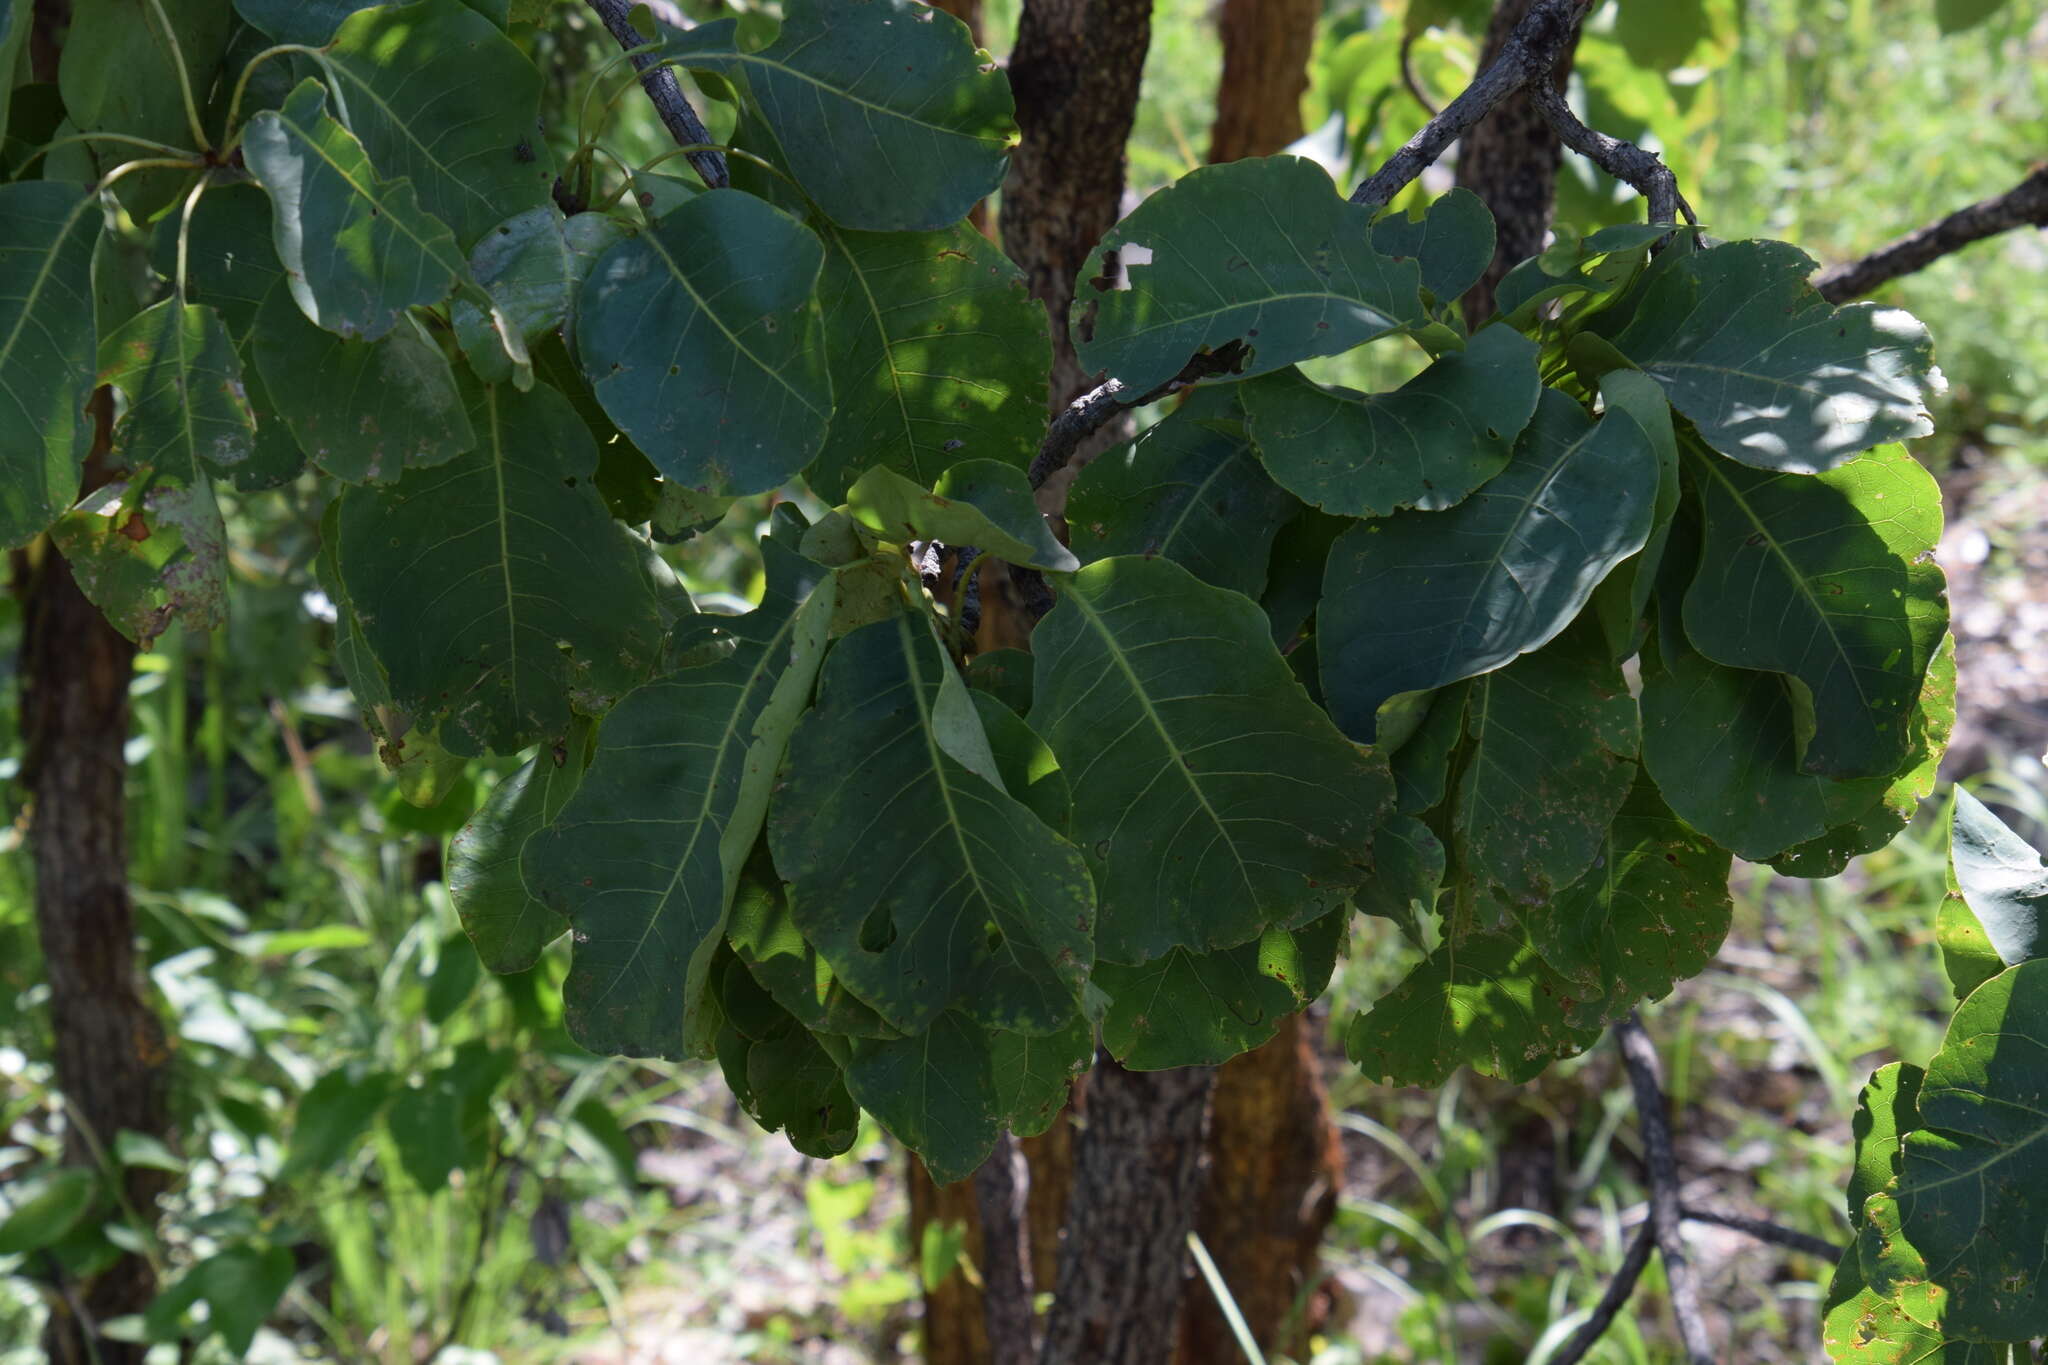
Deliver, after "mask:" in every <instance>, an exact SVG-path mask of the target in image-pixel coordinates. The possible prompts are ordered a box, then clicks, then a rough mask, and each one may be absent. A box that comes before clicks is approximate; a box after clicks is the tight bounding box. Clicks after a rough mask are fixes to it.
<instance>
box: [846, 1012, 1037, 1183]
mask: <svg viewBox="0 0 2048 1365" xmlns="http://www.w3.org/2000/svg"><path fill="white" fill-rule="evenodd" d="M846 1088H847V1090H849V1091H850V1092H852V1095H853V1098H854V1100H855V1101H856V1102H857V1103H858V1104H859V1105H860V1107H861V1108H863V1109H865V1110H867V1111H868V1112H869V1113H870V1114H873V1115H874V1116H875V1119H876V1121H877V1122H878V1123H880V1124H881V1125H882V1126H883V1127H884V1128H886V1129H888V1130H889V1133H890V1135H891V1136H893V1137H894V1138H895V1139H896V1140H897V1141H898V1142H901V1143H902V1144H903V1145H904V1146H906V1147H908V1148H910V1149H911V1150H912V1151H914V1152H916V1153H917V1154H918V1155H919V1156H920V1157H922V1158H924V1164H925V1165H926V1166H927V1167H929V1168H930V1170H931V1176H932V1179H933V1180H934V1181H936V1182H937V1183H938V1184H941V1185H950V1184H952V1183H953V1182H954V1181H956V1180H965V1179H966V1178H967V1177H968V1176H970V1175H972V1174H973V1173H974V1168H975V1167H977V1166H979V1165H980V1164H981V1163H982V1162H983V1161H984V1160H985V1159H986V1158H987V1157H988V1154H989V1152H990V1151H992V1150H994V1148H995V1145H996V1131H997V1129H998V1128H999V1127H1000V1125H1001V1112H1002V1108H1003V1100H1002V1097H1001V1096H1000V1095H999V1094H998V1093H997V1088H996V1080H995V1062H994V1058H993V1056H992V1055H991V1052H990V1047H989V1035H988V1033H987V1032H986V1031H985V1030H984V1029H983V1028H982V1027H981V1026H980V1025H978V1024H976V1023H975V1022H974V1021H973V1020H971V1019H969V1018H967V1016H965V1015H964V1014H961V1013H959V1012H958V1011H954V1010H948V1011H947V1012H945V1013H943V1014H940V1015H938V1016H937V1017H936V1018H934V1019H933V1020H932V1022H931V1026H930V1027H929V1028H928V1029H926V1030H924V1031H923V1032H920V1033H914V1034H912V1035H910V1036H909V1037H907V1038H898V1039H893V1040H890V1041H887V1042H883V1041H877V1040H873V1039H856V1040H855V1041H854V1044H853V1057H852V1060H851V1061H849V1062H848V1063H847V1066H846Z"/></svg>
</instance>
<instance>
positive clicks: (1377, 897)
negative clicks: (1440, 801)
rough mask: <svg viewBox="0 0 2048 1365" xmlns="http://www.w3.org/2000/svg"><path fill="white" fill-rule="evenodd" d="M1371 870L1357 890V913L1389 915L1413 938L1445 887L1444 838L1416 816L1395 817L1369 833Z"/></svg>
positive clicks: (1387, 917)
mask: <svg viewBox="0 0 2048 1365" xmlns="http://www.w3.org/2000/svg"><path fill="white" fill-rule="evenodd" d="M1372 869H1373V875H1372V879H1371V880H1370V881H1368V882H1366V883H1365V885H1363V886H1361V887H1359V888H1358V909H1359V911H1360V912H1361V913H1363V914H1367V915H1378V916H1380V917H1381V918H1382V919H1390V920H1392V921H1394V923H1396V924H1398V925H1400V926H1401V928H1402V929H1403V930H1404V931H1405V932H1407V933H1408V934H1409V936H1410V937H1411V938H1412V937H1414V936H1415V933H1416V928H1417V926H1418V925H1419V924H1420V923H1421V920H1422V916H1423V915H1426V914H1428V913H1429V912H1430V911H1432V910H1434V909H1435V908H1436V897H1437V891H1438V889H1439V888H1440V887H1442V886H1443V882H1444V846H1443V842H1442V841H1441V840H1439V839H1438V838H1437V837H1436V833H1435V832H1434V831H1433V830H1431V829H1430V827H1429V826H1428V825H1425V824H1423V823H1422V822H1421V821H1420V820H1417V819H1415V818H1414V817H1413V816H1408V815H1397V816H1395V817H1393V818H1392V819H1391V820H1388V821H1387V823H1385V824H1384V825H1381V826H1380V827H1379V832H1378V833H1376V834H1374V835H1373V839H1372Z"/></svg>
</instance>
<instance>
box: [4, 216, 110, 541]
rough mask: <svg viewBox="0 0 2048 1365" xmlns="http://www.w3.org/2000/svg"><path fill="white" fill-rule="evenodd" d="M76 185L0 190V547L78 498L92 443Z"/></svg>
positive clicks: (88, 282) (96, 226)
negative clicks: (81, 472) (87, 409)
mask: <svg viewBox="0 0 2048 1365" xmlns="http://www.w3.org/2000/svg"><path fill="white" fill-rule="evenodd" d="M99 233H100V212H99V200H98V198H97V197H96V196H94V195H92V194H90V193H89V192H88V191H87V190H86V188H85V186H83V185H67V184H65V183H63V182H61V181H56V180H21V181H15V182H13V183H12V184H6V185H0V545H4V546H6V547H7V548H9V549H12V548H13V547H15V546H17V545H23V544H26V543H27V542H28V541H29V540H31V539H33V538H34V537H35V536H36V535H38V534H39V533H40V532H41V531H42V529H43V528H44V527H45V526H47V525H49V524H50V523H51V522H52V521H54V520H56V518H57V516H58V514H59V513H61V512H62V511H63V510H64V509H65V508H67V507H69V506H70V505H71V500H72V499H73V498H74V497H76V496H77V494H78V474H79V464H80V462H81V461H82V460H84V458H85V451H86V447H87V445H88V444H89V442H90V440H91V436H92V429H91V423H89V422H88V421H87V420H86V416H85V400H86V399H87V398H88V397H89V396H90V395H91V393H92V388H93V359H94V356H93V347H94V341H93V336H94V333H93V310H92V255H93V243H94V242H95V241H97V240H98V238H99Z"/></svg>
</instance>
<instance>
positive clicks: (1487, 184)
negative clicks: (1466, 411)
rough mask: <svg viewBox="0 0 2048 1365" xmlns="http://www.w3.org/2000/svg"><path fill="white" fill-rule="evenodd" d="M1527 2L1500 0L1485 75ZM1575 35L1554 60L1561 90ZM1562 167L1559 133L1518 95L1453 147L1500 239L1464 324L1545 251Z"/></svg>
mask: <svg viewBox="0 0 2048 1365" xmlns="http://www.w3.org/2000/svg"><path fill="white" fill-rule="evenodd" d="M1530 3H1531V0H1499V3H1498V4H1496V5H1495V6H1494V9H1493V21H1492V22H1491V23H1490V24H1489V25H1488V26H1487V29H1486V47H1485V50H1484V51H1483V52H1482V53H1481V55H1480V59H1479V69H1480V70H1482V71H1483V70H1485V69H1486V67H1487V66H1488V65H1489V64H1490V63H1491V62H1492V61H1493V59H1494V58H1495V57H1497V56H1498V55H1500V50H1501V48H1502V47H1503V46H1504V45H1505V44H1506V43H1507V40H1508V36H1509V35H1510V34H1512V33H1513V32H1514V31H1515V25H1516V24H1519V23H1521V22H1522V18H1523V16H1525V15H1526V14H1528V12H1529V6H1530ZM1577 45H1578V34H1577V33H1576V32H1574V33H1573V35H1572V39H1571V43H1570V45H1568V46H1567V47H1566V48H1565V50H1564V54H1563V56H1561V57H1560V58H1559V59H1558V63H1557V70H1556V72H1555V75H1554V79H1555V80H1556V82H1557V88H1558V89H1559V90H1563V89H1564V87H1565V82H1566V81H1567V80H1568V79H1569V78H1570V76H1571V69H1572V51H1573V49H1574V48H1575V47H1577ZM1562 164H1564V148H1563V147H1562V146H1561V145H1559V143H1558V140H1557V134H1555V133H1553V132H1551V131H1550V125H1549V124H1547V123H1545V122H1544V121H1543V115H1541V114H1540V113H1538V112H1537V111H1536V106H1535V105H1534V104H1533V103H1531V102H1530V99H1529V97H1528V96H1527V95H1526V94H1523V93H1521V92H1520V91H1517V92H1516V93H1515V94H1512V95H1510V96H1508V98H1507V99H1505V100H1503V101H1502V102H1501V104H1500V106H1499V107H1498V108H1496V109H1495V110H1494V111H1493V112H1492V113H1491V114H1489V115H1487V116H1486V118H1484V119H1483V120H1481V121H1480V123H1479V125H1478V126H1477V127H1475V128H1474V129H1473V130H1472V131H1471V132H1469V133H1467V134H1466V135H1465V139H1464V141H1463V142H1462V143H1461V144H1459V147H1458V184H1459V185H1460V186H1462V187H1464V188H1465V189H1468V190H1471V191H1472V192H1473V193H1474V194H1476V195H1478V196H1479V197H1480V198H1481V199H1483V200H1485V201H1486V206H1487V207H1488V208H1489V209H1492V210H1493V221H1494V229H1495V232H1496V233H1497V234H1498V236H1497V244H1496V245H1495V247H1494V253H1493V264H1491V265H1489V266H1488V267H1487V268H1486V274H1485V275H1484V276H1482V277H1481V278H1480V281H1479V283H1478V284H1476V285H1474V286H1473V287H1472V289H1471V290H1470V291H1469V292H1468V293H1467V294H1466V295H1465V298H1464V311H1465V322H1466V325H1468V326H1477V325H1478V324H1479V323H1480V322H1481V321H1482V320H1484V319H1486V318H1488V317H1491V316H1492V315H1493V291H1494V290H1495V289H1496V288H1498V287H1499V285H1500V282H1501V277H1502V276H1504V275H1506V274H1507V273H1508V271H1509V270H1510V269H1511V268H1512V267H1514V266H1515V265H1517V264H1518V263H1520V262H1522V261H1525V260H1527V259H1528V258H1529V257H1531V256H1534V255H1535V254H1536V253H1537V252H1539V251H1541V250H1542V249H1543V238H1544V234H1546V233H1548V232H1549V231H1550V214H1551V210H1552V209H1553V208H1555V207H1556V204H1557V170H1558V167H1559V166H1561V165H1562Z"/></svg>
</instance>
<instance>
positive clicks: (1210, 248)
mask: <svg viewBox="0 0 2048 1365" xmlns="http://www.w3.org/2000/svg"><path fill="white" fill-rule="evenodd" d="M1371 243H1372V214H1371V212H1370V211H1368V210H1366V209H1364V208H1361V207H1359V206H1358V205H1356V204H1352V203H1349V202H1347V201H1346V200H1345V199H1344V197H1343V196H1342V195H1341V194H1339V193H1338V192H1337V187H1336V186H1335V185H1334V184H1332V183H1331V181H1330V176H1329V173H1328V172H1327V171H1325V170H1323V168H1322V167H1320V166H1318V165H1316V164H1315V163H1314V162H1313V161H1306V160H1303V159H1301V158H1300V157H1293V156H1268V157H1253V158H1247V159H1245V160H1242V161H1232V162H1230V163H1228V164H1226V165H1221V166H1204V167H1202V168H1200V169H1199V170H1195V171H1191V172H1189V173H1188V174H1187V175H1184V176H1182V177H1181V178H1180V179H1179V180H1178V181H1176V182H1174V183H1173V184H1172V185H1171V186H1169V187H1168V188H1166V189H1163V190H1161V191H1160V192H1159V193H1157V194H1155V195H1153V196H1152V197H1151V198H1150V199H1147V200H1146V201H1145V202H1144V203H1142V204H1140V205H1139V206H1138V207H1137V208H1136V209H1135V210H1134V211H1133V212H1132V213H1131V214H1130V215H1129V216H1128V217H1126V218H1125V219H1124V220H1123V221H1122V222H1121V223H1119V224H1118V225H1117V226H1116V227H1114V228H1112V229H1111V230H1110V232H1109V234H1108V235H1107V236H1105V237H1104V238H1103V239H1102V241H1101V243H1100V244H1098V245H1097V246H1096V248H1095V250H1094V251H1093V253H1091V254H1090V256H1089V258H1088V262H1087V264H1086V265H1084V266H1083V267H1082V269H1081V273H1080V276H1079V278H1078V281H1077V283H1076V285H1075V295H1074V307H1073V313H1072V316H1071V322H1070V325H1071V327H1072V330H1073V333H1074V341H1075V346H1076V348H1077V349H1078V351H1079V353H1080V357H1081V368H1082V369H1084V370H1087V371H1088V372H1090V373H1094V372H1095V371H1098V370H1105V371H1107V372H1108V373H1109V374H1110V376H1111V377H1112V378H1115V379H1120V380H1122V381H1123V383H1124V386H1125V387H1126V388H1128V389H1130V390H1132V391H1133V392H1139V393H1142V392H1144V391H1146V390H1149V389H1153V388H1156V387H1158V386H1159V385H1160V384H1163V383H1165V382H1166V381H1167V380H1169V379H1171V378H1173V376H1174V375H1176V374H1178V373H1180V370H1181V368H1182V367H1183V366H1184V365H1186V364H1187V362H1188V359H1189V358H1190V357H1191V356H1194V355H1196V354H1199V353H1202V352H1206V351H1213V350H1216V349H1217V348H1219V347H1221V346H1223V345H1225V344H1226V343H1228V342H1231V341H1238V340H1242V341H1243V342H1244V343H1245V345H1246V346H1247V347H1248V348H1249V349H1250V352H1251V354H1250V357H1249V359H1248V360H1247V361H1246V362H1245V365H1244V367H1243V369H1242V371H1241V373H1243V374H1244V375H1245V376H1247V377H1249V376H1252V375H1260V374H1268V373H1271V372H1272V371H1274V370H1279V369H1284V368H1286V367H1287V366H1289V365H1292V364H1294V363H1295V362H1296V361H1301V360H1308V359H1310V358H1311V357H1314V356H1322V355H1336V354H1338V353H1340V352H1343V351H1348V350H1350V349H1351V348H1352V347H1354V346H1359V345H1362V344H1364V343H1365V342H1368V341H1372V340H1374V339H1376V338H1378V337H1383V336H1386V335H1388V334H1389V333H1393V332H1401V331H1407V330H1410V329H1413V328H1418V327H1421V326H1423V325H1425V324H1426V323H1427V322H1428V320H1429V319H1428V317H1427V315H1426V314H1425V313H1424V311H1423V307H1422V298H1421V278H1422V276H1421V271H1420V269H1419V268H1418V267H1417V265H1416V264H1415V263H1414V262H1413V261H1399V262H1396V261H1394V260H1391V259H1389V258H1388V257H1386V256H1383V255H1381V254H1379V253H1378V252H1377V251H1375V250H1373V248H1372V245H1371ZM1134 248H1135V249H1136V250H1134ZM1139 252H1145V253H1150V254H1149V256H1148V257H1143V258H1141V259H1133V257H1134V256H1137V255H1138V254H1139ZM1119 261H1121V262H1122V263H1123V264H1124V265H1125V266H1126V267H1127V269H1128V271H1129V278H1130V284H1129V287H1128V288H1115V287H1104V285H1103V284H1100V283H1098V281H1108V280H1113V279H1115V277H1116V268H1115V267H1116V263H1117V262H1119Z"/></svg>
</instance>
